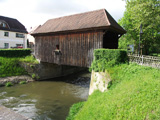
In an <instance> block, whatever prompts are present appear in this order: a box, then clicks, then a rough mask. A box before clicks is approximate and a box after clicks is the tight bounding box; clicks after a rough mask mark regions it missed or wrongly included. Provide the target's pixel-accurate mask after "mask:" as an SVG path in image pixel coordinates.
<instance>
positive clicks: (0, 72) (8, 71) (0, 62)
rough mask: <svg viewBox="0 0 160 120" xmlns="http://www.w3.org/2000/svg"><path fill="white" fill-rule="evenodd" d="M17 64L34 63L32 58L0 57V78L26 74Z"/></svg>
mask: <svg viewBox="0 0 160 120" xmlns="http://www.w3.org/2000/svg"><path fill="white" fill-rule="evenodd" d="M19 62H29V63H36V60H35V59H34V58H33V57H32V56H27V57H24V58H23V57H22V58H8V57H0V77H8V76H16V75H25V74H27V72H26V71H25V69H24V68H22V67H21V66H20V65H19Z"/></svg>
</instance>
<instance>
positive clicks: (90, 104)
mask: <svg viewBox="0 0 160 120" xmlns="http://www.w3.org/2000/svg"><path fill="white" fill-rule="evenodd" d="M108 72H109V73H110V74H111V78H112V80H113V85H112V86H111V88H110V89H109V91H108V92H104V93H101V92H99V91H96V92H94V93H93V94H92V95H91V96H89V98H88V100H87V102H85V103H84V105H83V107H82V108H81V109H80V110H79V112H77V113H75V114H74V115H69V117H68V120H73V119H75V120H122V119H123V120H126V119H128V120H143V119H146V120H154V119H155V120H159V119H160V105H159V104H160V71H159V70H157V69H153V68H150V67H144V66H139V65H135V64H131V65H125V64H124V65H120V66H116V67H114V68H111V69H109V70H108ZM80 107H81V106H80ZM73 108H74V106H73V107H72V109H73ZM72 109H71V110H72ZM77 109H78V108H77Z"/></svg>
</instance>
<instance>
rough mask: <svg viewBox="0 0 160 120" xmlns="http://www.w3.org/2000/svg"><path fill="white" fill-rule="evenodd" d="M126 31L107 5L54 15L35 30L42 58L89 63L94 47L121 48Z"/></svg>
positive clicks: (36, 43) (72, 63) (62, 61)
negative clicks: (57, 16) (92, 9)
mask: <svg viewBox="0 0 160 120" xmlns="http://www.w3.org/2000/svg"><path fill="white" fill-rule="evenodd" d="M125 32H126V31H125V30H124V29H123V28H122V27H121V26H120V25H118V23H117V22H116V21H115V20H114V19H113V18H112V16H111V15H110V14H109V13H108V12H107V11H106V10H105V9H101V10H96V11H91V12H85V13H81V14H75V15H70V16H65V17H60V18H55V19H50V20H48V21H47V22H46V23H44V24H43V25H42V26H41V27H39V28H38V29H36V30H35V31H34V32H33V33H32V35H33V36H34V37H35V56H36V58H37V59H39V60H40V61H42V62H48V63H55V64H60V65H70V66H80V67H89V66H90V65H91V62H92V60H93V50H94V49H98V48H109V49H117V48H118V39H119V37H121V36H122V35H123V34H124V33H125Z"/></svg>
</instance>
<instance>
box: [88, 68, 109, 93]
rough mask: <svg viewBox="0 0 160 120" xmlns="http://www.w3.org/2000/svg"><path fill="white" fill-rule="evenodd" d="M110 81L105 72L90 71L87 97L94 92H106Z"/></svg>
mask: <svg viewBox="0 0 160 120" xmlns="http://www.w3.org/2000/svg"><path fill="white" fill-rule="evenodd" d="M110 81H111V79H110V76H109V74H108V73H107V72H94V71H93V70H92V74H91V82H90V88H89V95H91V94H92V93H93V92H94V91H95V90H100V91H101V92H104V91H106V90H107V86H108V83H109V82H110Z"/></svg>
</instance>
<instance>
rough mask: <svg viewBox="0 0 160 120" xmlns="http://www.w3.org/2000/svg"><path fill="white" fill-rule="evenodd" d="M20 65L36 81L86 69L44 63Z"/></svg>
mask: <svg viewBox="0 0 160 120" xmlns="http://www.w3.org/2000/svg"><path fill="white" fill-rule="evenodd" d="M21 65H22V66H23V67H24V68H25V69H26V70H27V72H28V73H29V75H30V76H32V77H34V78H35V79H36V80H45V79H51V78H56V77H62V76H66V75H69V74H73V73H76V72H79V71H82V70H84V69H86V68H81V67H75V66H66V65H57V64H53V63H45V62H40V63H39V64H36V65H32V64H23V63H21Z"/></svg>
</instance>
